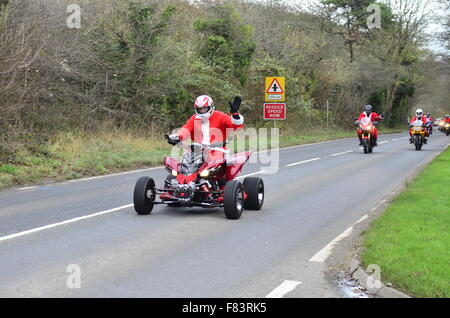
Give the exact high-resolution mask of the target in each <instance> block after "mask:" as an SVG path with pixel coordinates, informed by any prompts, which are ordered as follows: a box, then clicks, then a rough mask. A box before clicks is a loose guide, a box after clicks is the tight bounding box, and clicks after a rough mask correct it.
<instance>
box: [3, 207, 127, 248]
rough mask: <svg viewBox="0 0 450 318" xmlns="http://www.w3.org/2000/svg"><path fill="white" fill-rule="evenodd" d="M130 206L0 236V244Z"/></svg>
mask: <svg viewBox="0 0 450 318" xmlns="http://www.w3.org/2000/svg"><path fill="white" fill-rule="evenodd" d="M132 206H133V204H127V205H122V206H119V207H117V208H114V209H109V210H105V211H100V212H97V213H93V214H89V215H84V216H80V217H76V218H73V219H69V220H66V221H62V222H58V223H53V224H49V225H44V226H40V227H36V228H34V229H30V230H26V231H22V232H18V233H14V234H10V235H6V236H2V237H0V242H2V241H6V240H10V239H13V238H17V237H20V236H25V235H28V234H32V233H36V232H40V231H44V230H48V229H52V228H55V227H58V226H62V225H66V224H69V223H74V222H78V221H81V220H85V219H89V218H93V217H96V216H99V215H103V214H107V213H112V212H116V211H119V210H123V209H126V208H129V207H132Z"/></svg>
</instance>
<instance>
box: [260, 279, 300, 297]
mask: <svg viewBox="0 0 450 318" xmlns="http://www.w3.org/2000/svg"><path fill="white" fill-rule="evenodd" d="M301 283H302V282H297V281H295V280H285V281H284V282H282V283H281V284H280V285H279V286H278V287H277V288H275V289H274V290H272V291H271V292H270V293H268V294H267V296H266V298H283V296H284V295H286V294H287V293H290V292H291V291H293V290H294V289H295V288H296V287H297V286H298V285H300V284H301Z"/></svg>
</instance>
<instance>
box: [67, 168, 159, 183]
mask: <svg viewBox="0 0 450 318" xmlns="http://www.w3.org/2000/svg"><path fill="white" fill-rule="evenodd" d="M162 168H164V166H159V167H153V168H145V169H139V170H132V171H125V172H118V173H112V174H104V175H101V176H95V177H88V178H82V179H74V180H69V181H66V182H62V183H61V184H64V183H73V182H80V181H87V180H95V179H100V178H106V177H114V176H120V175H123V174H130V173H135V172H143V171H149V170H156V169H162Z"/></svg>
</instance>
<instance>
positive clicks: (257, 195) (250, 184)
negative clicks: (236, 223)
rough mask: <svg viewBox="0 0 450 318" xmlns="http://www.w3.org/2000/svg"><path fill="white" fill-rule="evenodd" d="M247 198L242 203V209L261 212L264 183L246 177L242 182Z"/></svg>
mask: <svg viewBox="0 0 450 318" xmlns="http://www.w3.org/2000/svg"><path fill="white" fill-rule="evenodd" d="M243 186H244V191H245V193H246V194H247V198H246V199H245V201H244V209H246V210H261V208H262V206H263V203H264V182H263V180H262V179H261V178H257V177H247V178H245V179H244V182H243Z"/></svg>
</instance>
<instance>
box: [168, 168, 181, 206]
mask: <svg viewBox="0 0 450 318" xmlns="http://www.w3.org/2000/svg"><path fill="white" fill-rule="evenodd" d="M176 178H177V177H174V176H173V175H171V174H169V175H168V176H167V177H166V180H165V181H164V187H166V188H167V187H168V186H169V184H170V181H171V180H173V179H176ZM167 205H168V206H180V204H179V203H177V202H175V203H167Z"/></svg>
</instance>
